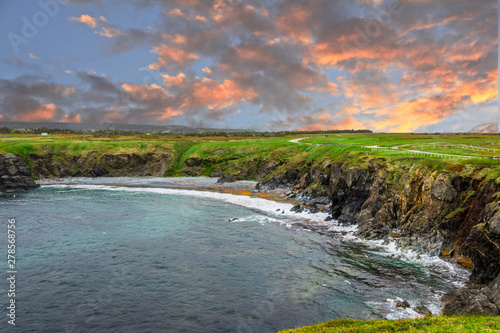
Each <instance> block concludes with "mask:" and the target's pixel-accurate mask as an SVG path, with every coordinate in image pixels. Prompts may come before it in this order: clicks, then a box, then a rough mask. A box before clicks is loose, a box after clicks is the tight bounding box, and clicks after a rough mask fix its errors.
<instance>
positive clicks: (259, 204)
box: [44, 184, 328, 223]
mask: <svg viewBox="0 0 500 333" xmlns="http://www.w3.org/2000/svg"><path fill="white" fill-rule="evenodd" d="M44 187H51V188H73V189H74V188H78V189H83V190H107V191H128V192H143V193H159V194H170V195H185V196H193V197H201V198H207V199H213V200H218V201H222V202H226V203H229V204H233V205H238V206H243V207H246V208H250V209H253V210H256V211H260V212H265V213H267V214H268V215H272V216H279V217H281V218H286V219H290V220H297V219H300V220H302V221H303V220H307V221H311V222H321V223H323V221H324V220H325V219H326V218H327V217H328V214H327V213H316V214H309V213H293V212H291V211H290V209H291V208H292V207H293V205H292V204H289V203H284V202H277V201H272V200H266V199H262V198H255V197H249V196H245V195H236V194H230V193H219V192H208V191H195V190H183V189H169V188H151V187H125V186H109V185H82V184H75V185H44ZM283 211H284V212H285V213H282V212H283Z"/></svg>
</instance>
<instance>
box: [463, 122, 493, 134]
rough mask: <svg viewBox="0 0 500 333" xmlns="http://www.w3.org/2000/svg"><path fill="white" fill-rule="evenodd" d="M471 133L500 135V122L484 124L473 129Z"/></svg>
mask: <svg viewBox="0 0 500 333" xmlns="http://www.w3.org/2000/svg"><path fill="white" fill-rule="evenodd" d="M469 132H472V133H498V122H497V121H494V122H489V123H482V124H479V125H477V126H475V127H474V128H471V129H470V130H469Z"/></svg>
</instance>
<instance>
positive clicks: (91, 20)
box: [69, 14, 108, 29]
mask: <svg viewBox="0 0 500 333" xmlns="http://www.w3.org/2000/svg"><path fill="white" fill-rule="evenodd" d="M69 20H70V21H77V22H80V23H83V24H86V25H87V26H89V27H90V28H92V29H95V28H97V27H98V26H99V25H100V24H102V23H107V22H108V20H107V19H106V18H105V17H104V16H100V17H92V16H90V15H87V14H82V15H80V16H79V17H74V16H73V17H71V18H70V19H69Z"/></svg>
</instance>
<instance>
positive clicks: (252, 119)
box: [0, 0, 498, 132]
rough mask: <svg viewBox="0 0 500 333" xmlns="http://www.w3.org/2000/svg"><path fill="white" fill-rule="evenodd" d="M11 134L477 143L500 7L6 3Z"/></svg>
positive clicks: (486, 114) (239, 1) (3, 115)
mask: <svg viewBox="0 0 500 333" xmlns="http://www.w3.org/2000/svg"><path fill="white" fill-rule="evenodd" d="M0 31H1V35H2V43H1V44H0V45H1V47H0V121H1V120H4V121H5V120H7V121H64V122H86V123H101V122H115V123H133V124H155V125H163V124H165V125H167V124H175V125H188V126H197V127H200V126H201V127H217V128H248V129H254V130H292V129H309V130H317V129H362V128H368V129H371V130H373V131H385V132H413V131H416V132H434V131H447V132H450V131H467V130H469V129H470V128H472V127H474V126H475V125H477V124H479V123H485V122H491V121H496V120H497V118H498V2H497V0H474V1H473V0H400V1H399V0H387V1H386V0H300V1H299V0H267V1H265V0H253V1H251V0H167V1H156V0H135V1H130V2H129V3H128V4H125V3H123V2H121V1H106V0H96V1H92V0H67V1H63V0H57V1H56V0H40V1H1V2H0Z"/></svg>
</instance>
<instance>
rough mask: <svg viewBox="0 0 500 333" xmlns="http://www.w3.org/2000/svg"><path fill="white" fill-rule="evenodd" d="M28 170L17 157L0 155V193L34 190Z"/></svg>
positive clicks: (35, 185)
mask: <svg viewBox="0 0 500 333" xmlns="http://www.w3.org/2000/svg"><path fill="white" fill-rule="evenodd" d="M39 186H40V185H38V184H36V183H35V181H33V179H32V178H31V174H30V170H29V168H28V166H27V165H26V163H24V162H23V160H21V158H20V157H19V156H16V155H14V154H10V153H8V154H0V192H14V191H18V190H28V189H30V188H36V187H39Z"/></svg>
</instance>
